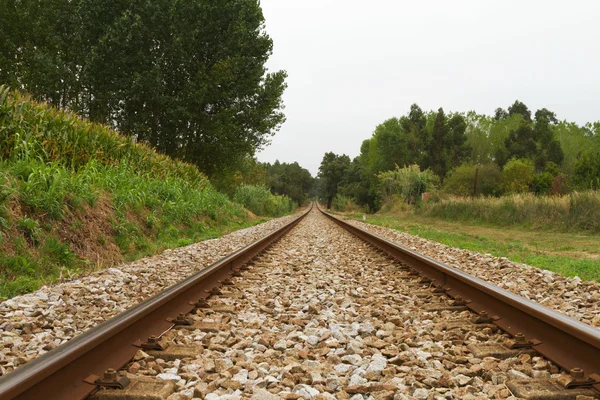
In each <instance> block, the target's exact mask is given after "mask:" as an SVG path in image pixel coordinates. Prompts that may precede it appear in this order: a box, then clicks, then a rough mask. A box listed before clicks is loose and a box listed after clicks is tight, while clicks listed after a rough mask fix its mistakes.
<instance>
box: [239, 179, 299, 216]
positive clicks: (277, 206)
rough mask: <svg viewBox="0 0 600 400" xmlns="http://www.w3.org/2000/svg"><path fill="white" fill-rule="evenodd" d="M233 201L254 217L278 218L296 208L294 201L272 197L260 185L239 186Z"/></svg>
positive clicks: (282, 197) (267, 189)
mask: <svg viewBox="0 0 600 400" xmlns="http://www.w3.org/2000/svg"><path fill="white" fill-rule="evenodd" d="M233 200H234V201H235V202H236V203H239V204H242V205H243V206H244V207H246V208H247V209H248V210H250V211H252V212H253V213H254V214H256V215H262V216H270V217H279V216H282V215H285V214H289V213H290V212H292V211H293V210H294V209H295V208H296V203H295V202H294V200H292V199H290V198H289V197H287V196H280V195H274V194H272V193H271V191H270V190H269V188H268V187H266V186H262V185H240V186H238V188H237V190H236V191H235V196H234V197H233Z"/></svg>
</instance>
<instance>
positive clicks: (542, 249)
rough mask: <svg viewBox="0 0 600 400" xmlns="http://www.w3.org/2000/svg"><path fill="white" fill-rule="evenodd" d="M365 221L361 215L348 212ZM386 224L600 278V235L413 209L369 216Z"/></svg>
mask: <svg viewBox="0 0 600 400" xmlns="http://www.w3.org/2000/svg"><path fill="white" fill-rule="evenodd" d="M347 215H349V216H350V217H351V218H354V219H360V220H362V214H347ZM366 222H368V223H371V224H375V225H380V226H385V227H388V228H392V229H396V230H399V231H402V232H407V233H410V234H412V235H417V236H420V237H422V238H425V239H430V240H434V241H436V242H439V243H443V244H445V245H448V246H452V247H457V248H460V249H467V250H472V251H476V252H479V253H488V254H492V255H495V256H500V257H507V258H509V259H510V260H512V261H515V262H519V263H525V264H529V265H533V266H535V267H539V268H543V269H548V270H551V271H554V272H557V273H559V274H562V275H565V276H579V277H580V278H582V279H584V280H596V281H600V236H599V235H593V234H587V233H586V234H584V233H556V232H548V231H545V230H531V229H523V228H516V227H497V226H493V225H483V224H473V223H470V224H467V223H465V222H461V223H458V222H452V221H446V220H442V219H438V218H431V217H423V216H416V215H414V214H412V212H394V213H384V214H381V215H379V214H376V215H369V216H368V217H367V221H366Z"/></svg>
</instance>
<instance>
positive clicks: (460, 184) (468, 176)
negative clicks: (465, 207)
mask: <svg viewBox="0 0 600 400" xmlns="http://www.w3.org/2000/svg"><path fill="white" fill-rule="evenodd" d="M500 176H501V171H500V168H499V167H498V166H497V165H496V164H493V163H489V164H483V165H474V164H463V165H461V166H459V167H458V168H456V169H454V170H453V171H452V172H451V173H450V174H449V176H448V177H447V178H446V179H445V180H444V186H443V188H442V189H443V191H444V192H446V193H451V194H455V195H458V196H471V195H473V194H474V193H475V194H476V195H484V196H496V195H498V194H499V193H500V190H499V187H500ZM475 179H477V192H475Z"/></svg>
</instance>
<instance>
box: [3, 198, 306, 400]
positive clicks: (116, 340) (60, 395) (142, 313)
mask: <svg viewBox="0 0 600 400" xmlns="http://www.w3.org/2000/svg"><path fill="white" fill-rule="evenodd" d="M311 210H312V204H311V206H310V208H309V209H308V210H307V211H305V212H303V213H302V214H301V215H300V216H298V217H297V218H295V219H294V220H292V221H291V222H290V223H288V224H286V225H285V226H283V227H281V228H279V229H277V230H275V231H273V232H271V233H269V234H268V235H266V236H265V237H263V238H262V239H259V240H257V241H255V242H253V243H251V244H249V245H248V246H246V247H244V248H242V249H240V250H238V251H236V252H234V253H232V254H230V255H228V256H227V257H225V258H223V259H221V260H219V261H217V262H215V263H213V264H212V265H210V266H208V267H206V268H204V269H203V270H201V271H199V272H197V273H196V274H194V275H192V276H190V277H188V278H187V279H184V280H183V281H181V282H179V283H177V284H175V285H173V286H171V287H169V288H167V289H166V290H164V291H162V292H160V293H158V294H157V295H155V296H153V297H151V298H149V299H147V300H145V301H143V302H142V303H140V304H138V305H136V306H134V307H132V308H130V309H128V310H126V311H125V312H123V313H121V314H119V315H117V316H115V317H113V318H111V319H109V320H107V321H105V322H103V323H102V324H100V325H98V326H96V327H94V328H92V329H90V330H88V331H86V332H84V333H82V334H81V335H79V336H77V337H75V338H73V339H72V340H70V341H69V342H67V343H65V344H64V345H62V346H59V347H57V348H56V349H54V350H52V351H49V352H48V353H46V354H44V355H42V356H40V357H38V358H36V359H35V360H33V361H31V362H30V363H28V364H25V365H24V366H22V367H20V368H17V369H16V370H15V371H13V372H10V373H8V374H7V375H5V376H3V377H0V399H1V400H7V399H29V400H31V399H49V398H51V399H56V400H61V399H65V400H66V399H69V400H73V399H83V398H85V397H86V396H88V395H89V394H90V393H91V392H92V391H93V390H94V389H95V386H94V385H92V384H89V383H86V382H84V379H86V378H87V377H88V376H90V375H92V374H94V375H99V376H102V374H103V372H104V371H105V370H106V369H108V368H114V369H119V368H121V367H123V366H124V365H125V364H126V363H127V362H129V361H130V360H131V359H132V358H133V356H134V355H135V353H136V352H137V350H138V348H137V347H135V346H134V343H135V342H136V341H139V340H142V341H145V340H146V339H147V338H148V337H150V336H152V335H155V336H159V335H160V334H161V333H162V332H164V331H166V330H167V329H169V328H170V327H171V326H173V324H172V323H171V322H169V321H168V320H167V318H170V317H171V318H172V317H175V316H177V314H178V313H185V314H187V313H189V312H190V311H192V310H193V309H194V306H193V304H194V303H195V302H196V301H197V300H199V299H203V298H206V297H208V296H209V291H210V290H211V289H213V288H215V287H218V286H220V282H221V281H222V280H224V279H226V278H229V277H230V276H231V275H232V274H233V272H234V271H236V270H237V269H239V268H240V267H241V266H242V265H244V264H245V263H247V262H248V261H250V260H251V259H253V258H254V257H256V256H257V255H258V254H259V253H261V252H262V251H264V250H265V249H266V248H267V247H268V246H270V245H271V244H272V243H274V242H275V241H276V240H278V239H280V238H281V237H282V236H283V235H285V234H286V233H287V232H288V231H289V230H290V229H292V228H293V227H294V226H295V225H296V224H297V223H298V222H300V220H301V219H302V218H304V217H305V216H306V215H307V214H308V213H309V212H310V211H311Z"/></svg>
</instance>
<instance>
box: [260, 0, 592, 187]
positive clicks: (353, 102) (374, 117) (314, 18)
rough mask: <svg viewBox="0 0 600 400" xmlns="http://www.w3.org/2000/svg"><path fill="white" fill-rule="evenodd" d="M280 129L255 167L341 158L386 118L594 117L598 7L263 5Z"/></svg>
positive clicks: (340, 1) (388, 1) (301, 0)
mask: <svg viewBox="0 0 600 400" xmlns="http://www.w3.org/2000/svg"><path fill="white" fill-rule="evenodd" d="M261 4H262V8H263V11H264V15H265V18H266V21H267V32H268V34H269V35H270V36H271V38H272V39H273V41H274V51H273V56H272V57H271V59H270V60H269V62H268V67H269V69H270V70H279V69H285V70H287V72H288V74H289V77H288V80H287V83H288V88H287V90H286V92H285V93H284V96H283V98H284V102H285V106H286V108H285V114H286V116H287V122H286V123H285V124H284V125H283V126H282V128H281V130H280V131H279V132H278V133H277V134H276V135H275V137H274V138H273V141H272V144H271V145H270V146H269V147H267V148H266V149H265V150H264V151H262V152H261V153H259V154H258V159H259V160H260V161H269V162H273V161H275V160H276V159H279V160H280V161H285V162H293V161H298V162H299V163H300V165H302V166H303V167H305V168H308V169H309V170H310V172H311V173H312V174H313V176H316V173H317V171H318V168H319V165H320V163H321V159H322V158H323V154H324V153H325V152H327V151H333V152H335V153H338V154H341V153H345V154H348V155H349V156H351V157H355V156H357V155H358V153H359V151H360V144H361V143H362V141H363V140H364V139H367V138H369V137H370V136H371V134H372V133H373V130H374V128H375V126H376V125H377V124H379V123H381V122H383V121H384V120H385V119H387V118H390V117H394V116H401V115H403V114H405V113H406V112H408V110H409V108H410V105H411V104H412V103H417V104H419V106H421V108H423V109H424V110H430V109H436V110H437V109H438V108H439V107H443V108H444V110H445V111H447V112H448V111H468V110H475V111H477V112H479V113H486V114H492V113H493V111H494V110H495V109H496V108H497V107H503V108H507V107H508V106H509V105H510V104H512V102H514V100H515V99H519V100H521V101H523V102H524V103H525V104H526V105H527V106H528V107H529V109H530V110H532V112H535V110H537V109H538V108H542V107H546V108H548V109H550V110H552V111H554V112H555V113H556V114H557V116H558V118H559V119H567V120H569V121H575V122H577V123H580V124H582V123H585V122H588V121H597V120H600V24H599V23H598V18H599V17H600V1H596V0H590V1H577V0H573V1H548V0H547V1H526V0H522V1H507V0H502V1H457V0H454V1H447V0H439V1H393V0H385V1H384V0H370V1H365V0H361V1H358V0H262V1H261Z"/></svg>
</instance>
